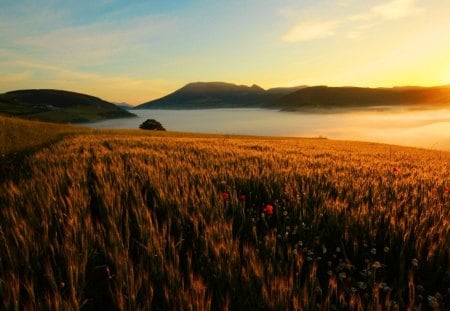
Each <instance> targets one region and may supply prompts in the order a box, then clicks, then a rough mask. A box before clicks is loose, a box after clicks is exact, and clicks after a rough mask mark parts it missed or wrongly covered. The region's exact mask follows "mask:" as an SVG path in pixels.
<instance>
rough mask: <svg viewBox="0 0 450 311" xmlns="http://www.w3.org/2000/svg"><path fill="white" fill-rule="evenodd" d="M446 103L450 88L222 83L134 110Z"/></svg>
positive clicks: (190, 88)
mask: <svg viewBox="0 0 450 311" xmlns="http://www.w3.org/2000/svg"><path fill="white" fill-rule="evenodd" d="M448 104H450V86H440V87H393V88H362V87H328V86H312V87H308V86H297V87H292V88H272V89H268V90H264V89H263V88H261V87H259V86H257V85H252V86H250V87H249V86H244V85H236V84H231V83H224V82H196V83H189V84H187V85H185V86H184V87H182V88H180V89H178V90H176V91H175V92H173V93H171V94H168V95H166V96H164V97H162V98H159V99H156V100H152V101H149V102H146V103H143V104H141V105H138V106H136V107H135V108H134V109H202V108H270V109H279V110H288V111H295V110H300V111H302V110H311V109H339V108H366V107H375V106H402V105H408V106H418V105H423V106H430V105H433V106H436V105H448Z"/></svg>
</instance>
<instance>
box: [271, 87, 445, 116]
mask: <svg viewBox="0 0 450 311" xmlns="http://www.w3.org/2000/svg"><path fill="white" fill-rule="evenodd" d="M402 105H405V106H410V105H423V106H426V105H433V106H436V105H450V87H428V88H426V87H397V88H358V87H327V86H315V87H308V88H303V89H300V90H297V91H295V92H293V93H291V94H288V95H285V96H283V97H281V98H280V99H279V100H278V101H277V102H276V103H275V104H273V105H272V107H274V108H280V109H283V110H302V109H316V108H319V109H330V108H361V107H374V106H402Z"/></svg>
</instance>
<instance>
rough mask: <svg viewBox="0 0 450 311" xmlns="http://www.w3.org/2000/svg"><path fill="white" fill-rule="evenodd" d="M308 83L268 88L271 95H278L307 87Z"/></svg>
mask: <svg viewBox="0 0 450 311" xmlns="http://www.w3.org/2000/svg"><path fill="white" fill-rule="evenodd" d="M307 87H308V86H307V85H299V86H294V87H275V88H271V89H268V90H267V93H268V94H271V95H277V96H283V95H287V94H291V93H294V92H295V91H298V90H301V89H304V88H307Z"/></svg>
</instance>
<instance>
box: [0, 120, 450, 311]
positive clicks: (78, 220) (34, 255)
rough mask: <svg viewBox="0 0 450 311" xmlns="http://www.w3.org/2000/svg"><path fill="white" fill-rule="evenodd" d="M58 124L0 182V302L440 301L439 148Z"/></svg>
mask: <svg viewBox="0 0 450 311" xmlns="http://www.w3.org/2000/svg"><path fill="white" fill-rule="evenodd" d="M15 121H18V120H15ZM7 122H12V121H11V120H9V121H7ZM29 124H30V126H32V127H33V126H38V128H39V126H43V125H41V124H35V123H29ZM25 127H26V124H22V128H21V130H22V133H23V135H25V136H26V135H28V133H29V132H30V131H29V130H25ZM62 131H63V133H67V132H64V130H62ZM65 131H68V133H70V134H71V135H69V136H64V138H63V139H61V140H59V141H57V142H56V143H53V144H46V143H44V145H43V147H41V148H40V149H39V150H36V151H35V152H34V153H31V154H29V155H28V156H27V157H26V158H24V162H23V163H22V164H21V165H20V166H16V167H14V170H11V171H9V173H8V175H7V176H8V178H6V179H4V180H2V181H1V182H0V205H1V206H2V208H1V218H0V309H5V310H33V309H46V310H47V309H48V310H79V309H81V310H148V309H152V310H210V309H218V310H226V309H233V310H244V309H252V310H254V309H258V310H268V309H270V310H296V309H297V310H333V309H336V310H405V309H410V310H414V309H438V310H439V309H441V310H445V309H448V306H449V287H450V269H449V260H450V259H449V257H450V249H449V247H448V245H450V194H449V190H448V186H449V185H450V177H449V175H448V171H449V165H450V154H449V153H445V152H435V151H428V150H421V149H414V148H404V147H395V146H389V145H382V144H369V143H356V142H343V141H340V142H339V141H333V140H324V139H285V138H278V139H270V138H254V137H235V136H213V135H205V136H203V135H190V134H180V133H170V132H169V133H165V132H158V133H153V132H150V133H149V132H146V131H106V132H104V131H91V130H86V129H81V128H65ZM31 132H34V131H31ZM43 132H44V131H41V133H43ZM56 132H57V131H56V130H55V131H54V133H56ZM52 133H53V132H52ZM72 134H74V135H72ZM47 136H50V137H52V135H47ZM18 140H19V141H21V140H20V139H18ZM23 140H24V141H26V139H25V138H23ZM42 141H44V142H47V141H52V140H46V139H42ZM22 146H26V147H27V146H29V144H28V143H23V144H22ZM10 148H11V147H10ZM268 205H271V206H272V208H268ZM269 210H272V213H270V212H268V211H269Z"/></svg>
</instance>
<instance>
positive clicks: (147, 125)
mask: <svg viewBox="0 0 450 311" xmlns="http://www.w3.org/2000/svg"><path fill="white" fill-rule="evenodd" d="M139 128H140V129H143V130H153V131H165V130H166V129H165V128H164V127H163V126H162V125H161V123H159V122H158V121H156V120H155V119H147V120H146V121H145V122H143V123H142V124H141V125H139Z"/></svg>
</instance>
